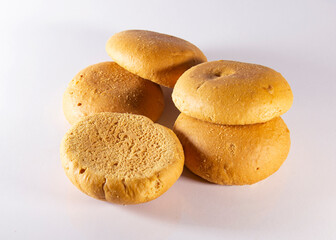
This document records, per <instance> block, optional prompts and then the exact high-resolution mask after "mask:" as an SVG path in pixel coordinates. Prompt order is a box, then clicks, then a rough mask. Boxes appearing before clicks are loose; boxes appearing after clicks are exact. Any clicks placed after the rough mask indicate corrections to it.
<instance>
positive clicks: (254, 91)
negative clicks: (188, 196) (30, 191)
mask: <svg viewBox="0 0 336 240" xmlns="http://www.w3.org/2000/svg"><path fill="white" fill-rule="evenodd" d="M106 51H107V53H108V54H109V56H110V57H111V58H112V59H113V60H114V61H113V62H112V61H111V62H102V63H98V64H95V65H91V66H89V67H87V68H85V69H83V70H82V71H80V72H79V73H78V74H77V75H76V76H75V77H74V78H73V79H72V81H71V82H70V83H69V85H68V87H67V89H66V91H65V93H64V95H63V110H64V114H65V117H66V119H67V120H68V121H69V123H70V124H72V126H71V128H70V130H69V131H68V132H67V133H66V134H65V136H64V138H63V140H62V143H61V161H62V166H63V168H64V170H65V173H66V175H67V176H68V178H69V179H70V180H71V182H72V183H73V184H74V185H75V186H76V187H77V188H78V189H80V190H81V191H82V192H84V193H86V194H88V195H89V196H92V197H95V198H98V199H101V200H106V201H109V202H113V203H119V204H138V203H143V202H148V201H150V200H153V199H155V198H157V197H159V196H160V195H162V194H163V193H164V192H165V191H167V190H168V189H169V188H170V187H171V186H172V185H173V184H174V183H175V182H176V181H177V179H178V178H179V177H180V175H181V174H182V171H183V167H184V164H185V165H186V166H187V167H188V168H189V169H190V170H191V171H192V172H194V173H195V174H197V175H199V176H200V177H202V178H204V179H206V180H208V181H210V182H214V183H218V184H224V185H244V184H252V183H255V182H258V181H260V180H262V179H264V178H266V177H268V176H269V175H271V174H272V173H274V172H275V171H276V170H277V169H278V168H279V167H280V166H281V164H282V163H283V161H284V160H285V159H286V157H287V154H288V152H289V147H290V138H289V131H288V129H287V127H286V125H285V123H284V122H283V120H282V119H281V118H280V117H279V116H280V115H281V114H283V113H285V112H286V111H287V110H288V109H289V108H290V106H291V104H292V101H293V95H292V92H291V89H290V87H289V85H288V83H287V82H286V80H285V79H284V78H283V77H282V76H281V74H279V73H277V72H276V71H274V70H272V69H270V68H267V67H264V66H260V65H255V64H248V63H241V62H233V61H214V62H207V58H206V57H205V55H204V54H203V53H202V51H201V50H199V49H198V48H197V47H196V46H195V45H193V44H191V43H190V42H187V41H185V40H183V39H180V38H177V37H174V36H170V35H166V34H161V33H156V32H151V31H144V30H128V31H123V32H120V33H117V34H115V35H113V36H112V37H111V38H110V39H109V40H108V42H107V44H106ZM160 85H162V86H165V87H171V88H173V87H174V90H173V95H172V97H173V101H174V103H175V105H176V107H177V108H178V109H179V110H180V111H181V112H182V113H181V114H180V116H179V117H178V118H177V120H176V122H175V125H174V129H173V131H174V132H173V131H172V130H170V129H168V128H166V127H164V126H162V125H160V124H157V123H155V121H157V120H158V119H159V118H160V116H161V114H162V112H163V109H164V97H163V93H162V90H161V87H160Z"/></svg>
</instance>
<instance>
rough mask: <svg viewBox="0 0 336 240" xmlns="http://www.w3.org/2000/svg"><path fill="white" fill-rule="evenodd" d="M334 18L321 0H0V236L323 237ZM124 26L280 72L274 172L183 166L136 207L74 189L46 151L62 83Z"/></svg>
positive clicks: (328, 217) (330, 221) (99, 57)
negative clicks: (284, 133) (288, 104)
mask: <svg viewBox="0 0 336 240" xmlns="http://www.w3.org/2000/svg"><path fill="white" fill-rule="evenodd" d="M9 2H12V3H9ZM9 4H10V5H9ZM335 23H336V2H335V1H332V0H330V1H210V0H209V1H166V2H160V1H134V2H129V1H119V2H118V1H115V2H112V1H105V2H104V1H90V2H85V1H79V2H70V1H40V2H38V1H21V2H19V1H18V2H14V3H13V1H6V2H5V1H3V2H2V4H1V8H0V112H1V119H0V133H1V135H0V144H1V145H0V151H1V174H0V188H1V195H0V216H1V218H0V239H224V238H227V239H336V207H335V202H336V191H335V190H336V188H335V182H336V173H335V171H336V157H335V156H336V151H335V149H336V147H335V137H336V136H335V131H336V129H335V117H336V113H335V108H336V107H335V106H336V101H335V99H336V97H335V92H336V84H335V82H336V79H335V69H336V65H335V58H336V47H335V46H336V44H335V43H336V24H335ZM135 28H137V29H149V30H154V31H159V32H164V33H168V34H173V35H176V36H179V37H182V38H185V39H187V40H189V41H191V42H193V43H194V44H196V45H197V46H199V47H200V48H201V49H202V50H203V51H204V53H205V54H206V55H207V56H208V58H209V60H217V59H233V60H240V61H246V62H252V63H259V64H263V65H266V66H269V67H272V68H274V69H276V70H277V71H279V72H281V73H282V74H283V75H284V76H285V78H287V80H288V82H289V83H290V85H291V87H292V90H293V92H294V105H293V107H292V108H291V109H290V111H289V112H288V113H286V114H285V115H284V116H283V117H284V119H285V121H286V123H287V124H288V127H289V129H290V130H291V138H292V146H291V151H290V154H289V157H288V159H287V161H286V162H285V164H284V165H283V166H282V167H281V169H280V170H279V171H278V172H277V173H276V174H274V175H273V176H271V177H270V178H268V179H267V180H265V181H262V182H260V183H258V184H255V185H252V186H244V187H226V186H218V185H214V184H209V183H206V182H203V181H201V180H200V179H199V178H197V177H195V176H194V175H192V174H191V173H190V172H187V171H186V172H185V173H184V174H183V176H182V177H181V178H180V179H179V180H178V182H177V183H176V184H175V185H174V186H173V187H172V188H171V189H170V190H169V191H168V192H167V193H165V194H164V195H163V196H162V197H160V198H158V199H157V200H155V201H152V202H149V203H147V204H142V205H138V206H119V205H113V204H109V203H106V202H102V201H98V200H95V199H92V198H90V197H88V196H86V195H85V194H83V193H81V192H80V191H79V190H77V189H76V188H75V187H74V186H73V185H72V184H71V183H70V181H69V180H68V179H67V178H66V176H65V174H64V172H63V169H62V167H61V164H60V160H59V143H60V141H61V138H62V136H63V134H64V133H65V132H66V131H67V129H68V128H69V125H68V123H67V122H66V120H65V119H64V117H63V113H62V108H61V98H62V94H63V91H64V90H65V88H66V85H67V83H68V82H69V81H70V80H71V78H72V77H73V76H74V75H75V74H76V73H77V72H78V71H79V70H81V69H82V68H84V67H86V66H87V65H90V64H93V63H97V62H99V61H105V60H109V57H108V56H107V54H106V53H105V42H106V41H107V39H108V38H109V37H110V36H111V35H112V34H114V33H116V32H118V31H121V30H125V29H135ZM165 94H166V95H167V96H166V98H167V99H169V97H170V96H169V94H170V91H169V90H167V89H166V90H165ZM167 105H168V106H167V109H166V111H165V113H164V115H163V117H162V118H161V120H160V122H161V123H164V124H165V125H167V126H171V125H172V123H173V121H174V119H175V117H176V114H177V112H176V110H175V109H174V107H173V105H172V104H171V102H170V103H169V104H167Z"/></svg>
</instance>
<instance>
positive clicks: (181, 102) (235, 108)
mask: <svg viewBox="0 0 336 240" xmlns="http://www.w3.org/2000/svg"><path fill="white" fill-rule="evenodd" d="M172 98H173V101H174V103H175V105H176V107H177V108H178V109H179V110H180V111H181V112H183V113H185V114H187V115H189V116H191V117H194V118H198V119H200V120H203V121H209V122H214V123H220V124H227V125H245V124H254V123H262V122H266V121H269V120H271V119H273V118H275V117H278V116H280V115H282V114H283V113H285V112H286V111H288V110H289V108H290V107H291V106H292V103H293V94H292V91H291V88H290V86H289V84H288V83H287V81H286V80H285V79H284V78H283V77H282V75H281V74H280V73H278V72H276V71H274V70H273V69H270V68H268V67H264V66H261V65H256V64H250V63H242V62H234V61H225V60H220V61H213V62H207V63H203V64H199V65H197V66H195V67H193V68H191V69H189V70H188V71H186V72H185V73H184V74H183V75H182V76H181V77H180V78H179V80H178V81H177V83H176V85H175V88H174V91H173V94H172Z"/></svg>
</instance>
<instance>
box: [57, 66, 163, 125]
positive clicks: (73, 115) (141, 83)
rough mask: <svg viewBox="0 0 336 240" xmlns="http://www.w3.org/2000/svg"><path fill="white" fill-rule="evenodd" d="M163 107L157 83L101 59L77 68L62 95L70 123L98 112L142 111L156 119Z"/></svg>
mask: <svg viewBox="0 0 336 240" xmlns="http://www.w3.org/2000/svg"><path fill="white" fill-rule="evenodd" d="M163 109H164V98H163V93H162V90H161V88H160V86H159V85H157V84H155V83H153V82H151V81H148V80H146V79H143V78H141V77H139V76H136V75H134V74H132V73H130V72H128V71H127V70H125V69H123V68H122V67H120V66H119V65H118V64H116V63H115V62H102V63H97V64H94V65H91V66H89V67H87V68H85V69H83V70H82V71H80V72H79V73H78V74H77V75H76V76H75V77H74V78H73V79H72V81H71V82H70V83H69V85H68V88H67V89H66V91H65V93H64V95H63V110H64V114H65V116H66V118H67V120H68V121H69V122H70V123H71V124H73V123H75V122H77V121H78V120H80V119H81V118H82V117H85V116H88V115H90V114H93V113H99V112H121V113H125V112H126V113H134V114H140V115H145V116H147V117H149V118H150V119H152V120H153V121H157V120H158V119H159V117H160V115H161V113H162V111H163Z"/></svg>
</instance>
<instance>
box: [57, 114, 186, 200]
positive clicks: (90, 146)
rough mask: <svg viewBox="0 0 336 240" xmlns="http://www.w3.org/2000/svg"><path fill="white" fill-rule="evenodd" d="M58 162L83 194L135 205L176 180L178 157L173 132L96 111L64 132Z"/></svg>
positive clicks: (148, 122) (179, 152) (134, 118)
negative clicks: (60, 161)
mask: <svg viewBox="0 0 336 240" xmlns="http://www.w3.org/2000/svg"><path fill="white" fill-rule="evenodd" d="M61 160H62V166H63V168H64V170H65V173H66V175H67V176H68V177H69V179H70V180H71V182H72V183H73V184H74V185H75V186H76V187H77V188H79V189H80V190H81V191H82V192H84V193H86V194H87V195H89V196H91V197H94V198H98V199H101V200H107V201H109V202H113V203H118V204H137V203H143V202H147V201H150V200H153V199H155V198H157V197H159V196H160V195H161V194H163V193H164V192H165V191H167V190H168V189H169V188H170V187H171V186H172V185H173V184H174V183H175V182H176V180H177V179H178V178H179V176H180V175H181V173H182V170H183V164H184V153H183V149H182V146H181V143H180V142H179V140H178V138H177V137H176V135H175V134H174V132H173V131H171V130H170V129H168V128H166V127H164V126H161V125H159V124H156V123H153V122H152V121H151V120H150V119H149V118H147V117H144V116H141V115H134V114H126V113H97V114H93V115H90V116H88V117H85V118H83V119H82V120H80V121H79V122H77V123H76V124H74V125H73V126H72V127H71V129H70V130H69V131H68V132H67V133H66V134H65V136H64V138H63V140H62V143H61Z"/></svg>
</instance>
